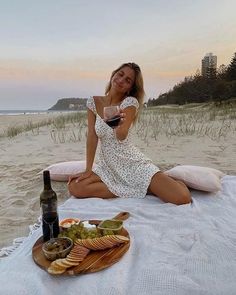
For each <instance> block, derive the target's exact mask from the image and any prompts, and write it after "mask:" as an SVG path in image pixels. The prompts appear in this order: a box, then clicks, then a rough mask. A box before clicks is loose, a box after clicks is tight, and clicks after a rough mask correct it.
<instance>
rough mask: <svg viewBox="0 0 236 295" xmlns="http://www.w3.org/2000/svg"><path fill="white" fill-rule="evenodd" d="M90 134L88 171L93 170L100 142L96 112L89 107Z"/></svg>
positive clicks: (87, 157)
mask: <svg viewBox="0 0 236 295" xmlns="http://www.w3.org/2000/svg"><path fill="white" fill-rule="evenodd" d="M87 113H88V134H87V143H86V171H92V167H93V162H94V158H95V153H96V149H97V144H98V137H97V134H96V132H95V122H96V116H95V114H94V113H93V112H92V111H91V110H90V109H88V111H87Z"/></svg>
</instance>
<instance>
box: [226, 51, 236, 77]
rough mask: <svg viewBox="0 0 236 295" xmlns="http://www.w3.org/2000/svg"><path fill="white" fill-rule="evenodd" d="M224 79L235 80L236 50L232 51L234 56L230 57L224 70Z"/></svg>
mask: <svg viewBox="0 0 236 295" xmlns="http://www.w3.org/2000/svg"><path fill="white" fill-rule="evenodd" d="M226 79H227V80H228V81H233V80H236V52H235V53H234V57H233V58H232V60H231V62H230V64H229V66H228V69H227V71H226Z"/></svg>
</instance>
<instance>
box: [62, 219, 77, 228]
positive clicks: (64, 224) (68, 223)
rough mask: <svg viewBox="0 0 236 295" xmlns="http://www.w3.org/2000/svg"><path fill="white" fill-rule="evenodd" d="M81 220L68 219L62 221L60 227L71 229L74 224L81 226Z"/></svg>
mask: <svg viewBox="0 0 236 295" xmlns="http://www.w3.org/2000/svg"><path fill="white" fill-rule="evenodd" d="M79 222H80V220H79V219H78V218H66V219H63V220H61V221H60V226H61V227H62V228H69V227H71V226H72V225H73V224H79Z"/></svg>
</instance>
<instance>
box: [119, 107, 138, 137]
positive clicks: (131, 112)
mask: <svg viewBox="0 0 236 295" xmlns="http://www.w3.org/2000/svg"><path fill="white" fill-rule="evenodd" d="M122 112H123V114H122V120H121V124H120V125H119V126H118V127H117V128H115V134H116V138H117V139H118V140H124V139H126V137H127V135H128V133H129V128H130V127H131V125H132V123H133V121H134V118H135V115H136V108H135V107H134V106H129V107H127V108H125V109H124V110H122Z"/></svg>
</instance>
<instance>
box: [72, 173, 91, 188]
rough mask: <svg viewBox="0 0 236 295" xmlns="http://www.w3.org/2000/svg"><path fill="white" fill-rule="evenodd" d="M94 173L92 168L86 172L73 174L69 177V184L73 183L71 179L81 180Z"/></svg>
mask: <svg viewBox="0 0 236 295" xmlns="http://www.w3.org/2000/svg"><path fill="white" fill-rule="evenodd" d="M92 173H93V171H92V170H86V171H84V172H81V173H77V174H74V175H71V176H70V177H69V181H68V183H67V184H68V185H69V184H70V183H71V181H72V180H74V179H75V182H80V181H81V180H83V179H85V178H88V177H90V176H91V175H92Z"/></svg>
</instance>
